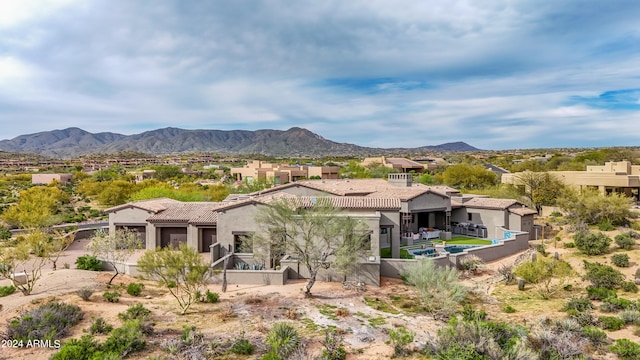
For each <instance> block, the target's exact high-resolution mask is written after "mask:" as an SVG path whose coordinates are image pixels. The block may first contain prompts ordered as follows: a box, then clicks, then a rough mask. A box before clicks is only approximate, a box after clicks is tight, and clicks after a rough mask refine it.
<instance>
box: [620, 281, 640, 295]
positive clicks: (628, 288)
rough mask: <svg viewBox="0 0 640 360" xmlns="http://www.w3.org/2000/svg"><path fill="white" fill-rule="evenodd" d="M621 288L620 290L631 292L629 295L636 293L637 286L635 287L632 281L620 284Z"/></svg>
mask: <svg viewBox="0 0 640 360" xmlns="http://www.w3.org/2000/svg"><path fill="white" fill-rule="evenodd" d="M621 287H622V290H624V291H626V292H631V293H637V292H638V285H636V283H634V282H633V281H625V282H623V283H622V285H621Z"/></svg>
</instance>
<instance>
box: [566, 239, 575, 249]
mask: <svg viewBox="0 0 640 360" xmlns="http://www.w3.org/2000/svg"><path fill="white" fill-rule="evenodd" d="M564 247H566V248H574V247H576V243H574V242H573V241H571V242H568V243H565V244H564Z"/></svg>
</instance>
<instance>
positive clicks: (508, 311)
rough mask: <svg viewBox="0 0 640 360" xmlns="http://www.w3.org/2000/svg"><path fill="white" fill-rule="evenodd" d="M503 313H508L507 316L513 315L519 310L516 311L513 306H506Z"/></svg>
mask: <svg viewBox="0 0 640 360" xmlns="http://www.w3.org/2000/svg"><path fill="white" fill-rule="evenodd" d="M502 311H504V312H506V313H507V314H513V313H514V312H517V311H518V310H516V309H515V308H514V307H513V306H511V305H505V307H503V308H502Z"/></svg>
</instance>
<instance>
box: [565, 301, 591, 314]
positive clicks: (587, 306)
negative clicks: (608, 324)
mask: <svg viewBox="0 0 640 360" xmlns="http://www.w3.org/2000/svg"><path fill="white" fill-rule="evenodd" d="M591 309H593V304H592V303H591V300H589V299H587V298H576V299H571V300H569V301H568V302H567V303H566V304H564V307H562V311H568V310H575V311H577V312H584V311H589V310H591Z"/></svg>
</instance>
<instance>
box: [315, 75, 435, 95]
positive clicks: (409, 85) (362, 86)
mask: <svg viewBox="0 0 640 360" xmlns="http://www.w3.org/2000/svg"><path fill="white" fill-rule="evenodd" d="M321 84H322V85H323V86H328V87H339V88H344V89H347V90H350V91H357V92H364V93H384V92H397V91H412V90H421V89H429V88H432V86H431V85H429V84H427V83H426V82H424V81H420V80H408V79H400V78H335V79H328V80H325V81H323V82H322V83H321Z"/></svg>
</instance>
